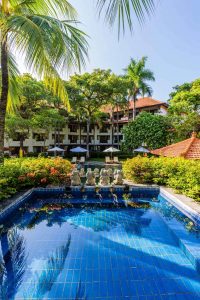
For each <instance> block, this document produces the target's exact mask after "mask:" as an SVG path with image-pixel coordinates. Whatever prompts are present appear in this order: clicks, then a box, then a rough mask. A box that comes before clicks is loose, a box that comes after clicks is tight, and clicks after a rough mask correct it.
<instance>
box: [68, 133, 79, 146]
mask: <svg viewBox="0 0 200 300" xmlns="http://www.w3.org/2000/svg"><path fill="white" fill-rule="evenodd" d="M69 142H70V143H72V144H77V143H78V137H77V136H76V135H69Z"/></svg>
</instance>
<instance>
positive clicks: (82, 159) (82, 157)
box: [79, 156, 85, 164]
mask: <svg viewBox="0 0 200 300" xmlns="http://www.w3.org/2000/svg"><path fill="white" fill-rule="evenodd" d="M79 162H80V163H81V164H84V163H85V156H81V158H80V161H79Z"/></svg>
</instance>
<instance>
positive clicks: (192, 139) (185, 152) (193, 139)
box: [181, 134, 196, 157]
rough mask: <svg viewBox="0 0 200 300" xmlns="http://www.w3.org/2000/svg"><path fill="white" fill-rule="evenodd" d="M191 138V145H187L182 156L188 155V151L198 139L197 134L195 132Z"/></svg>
mask: <svg viewBox="0 0 200 300" xmlns="http://www.w3.org/2000/svg"><path fill="white" fill-rule="evenodd" d="M190 140H191V141H190V143H189V145H188V146H187V147H186V149H185V151H183V152H182V153H181V156H183V157H185V156H186V155H187V153H188V152H189V150H190V148H191V146H192V144H193V143H194V141H195V140H196V135H195V134H192V136H191V138H190Z"/></svg>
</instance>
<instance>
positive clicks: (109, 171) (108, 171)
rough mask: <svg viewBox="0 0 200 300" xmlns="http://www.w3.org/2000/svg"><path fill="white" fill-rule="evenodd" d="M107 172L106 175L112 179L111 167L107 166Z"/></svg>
mask: <svg viewBox="0 0 200 300" xmlns="http://www.w3.org/2000/svg"><path fill="white" fill-rule="evenodd" d="M107 173H108V176H109V177H110V178H111V179H113V176H114V175H113V169H111V168H109V169H108V170H107Z"/></svg>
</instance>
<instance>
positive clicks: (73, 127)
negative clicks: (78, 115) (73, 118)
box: [68, 124, 79, 132]
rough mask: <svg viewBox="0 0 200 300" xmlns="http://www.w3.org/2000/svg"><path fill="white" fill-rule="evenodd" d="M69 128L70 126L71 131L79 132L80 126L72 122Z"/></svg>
mask: <svg viewBox="0 0 200 300" xmlns="http://www.w3.org/2000/svg"><path fill="white" fill-rule="evenodd" d="M68 128H69V131H70V132H77V131H78V128H79V126H78V125H77V124H70V125H68Z"/></svg>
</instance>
